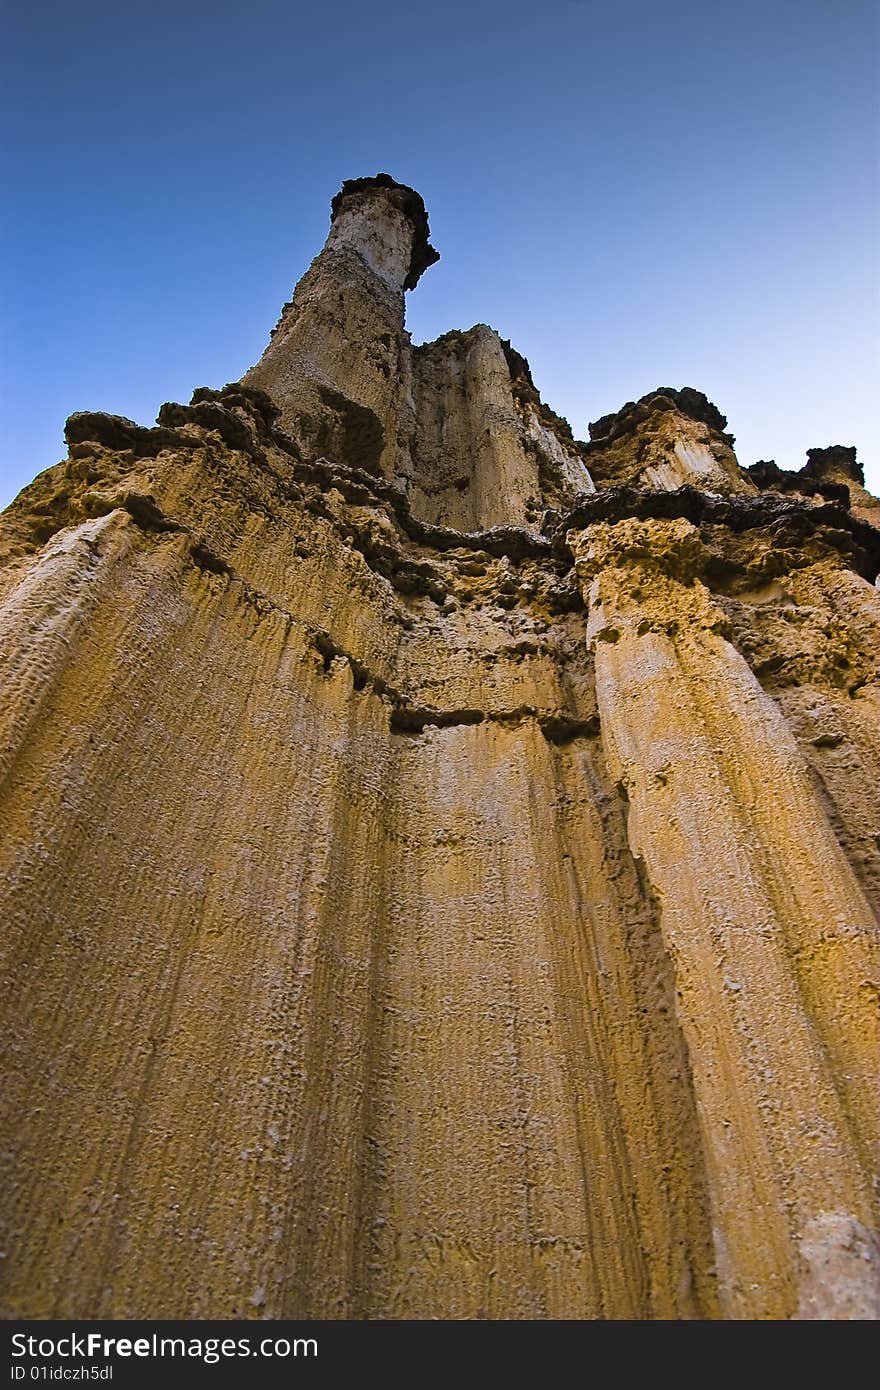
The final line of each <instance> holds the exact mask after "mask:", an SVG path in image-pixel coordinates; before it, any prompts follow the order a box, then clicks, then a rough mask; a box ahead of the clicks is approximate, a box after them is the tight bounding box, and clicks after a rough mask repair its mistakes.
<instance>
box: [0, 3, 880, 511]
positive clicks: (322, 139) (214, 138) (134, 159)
mask: <svg viewBox="0 0 880 1390" xmlns="http://www.w3.org/2000/svg"><path fill="white" fill-rule="evenodd" d="M877 23H878V6H877V4H876V2H875V0H761V2H760V3H758V2H757V0H728V2H727V3H716V2H715V0H694V3H691V0H667V3H665V4H659V3H647V2H646V0H616V3H610V0H543V3H542V4H540V5H538V4H536V3H534V0H533V2H532V3H530V4H528V5H526V4H523V3H521V0H467V2H465V0H435V3H433V4H431V5H419V4H409V3H408V4H404V3H401V0H374V3H372V4H370V3H366V0H364V3H352V0H339V2H338V3H335V4H328V3H322V4H315V3H298V2H297V0H286V2H285V3H282V0H249V3H237V4H234V5H233V4H231V3H229V0H173V3H172V2H171V0H153V2H152V3H149V4H147V3H145V2H144V0H127V2H126V3H123V0H114V3H109V0H75V2H72V3H65V4H60V3H58V2H57V0H48V2H47V0H32V3H30V4H28V5H27V6H20V7H19V6H15V7H13V6H12V5H10V6H9V7H8V8H7V17H6V20H5V30H6V40H7V41H6V44H5V45H4V47H5V50H6V57H5V59H4V64H5V69H6V71H5V74H4V84H3V85H4V88H5V91H4V95H3V98H2V100H3V102H4V103H6V104H8V107H9V108H11V109H9V110H8V113H7V129H9V128H10V127H11V130H12V137H13V138H12V147H13V148H12V152H11V154H10V155H8V156H7V173H6V188H7V191H10V190H11V192H12V195H13V196H12V200H11V201H12V206H11V210H10V211H9V212H7V214H6V215H5V220H4V223H3V238H4V251H3V264H4V288H3V295H4V320H5V322H6V324H7V327H6V329H5V331H4V345H3V397H4V410H3V413H4V429H3V458H2V479H0V503H5V502H6V501H8V499H9V498H10V497H11V496H12V495H13V494H14V493H15V492H16V491H17V490H18V488H19V487H21V486H22V485H23V484H24V483H25V482H27V481H29V480H30V478H31V477H32V476H33V475H34V474H35V473H36V472H38V471H39V470H40V469H41V468H44V467H46V466H48V465H49V464H51V463H54V462H56V461H57V460H58V459H59V458H61V457H63V455H64V449H63V445H62V429H63V423H64V419H65V417H66V416H67V415H68V414H69V413H70V412H72V411H74V410H80V409H92V410H95V409H98V410H108V411H112V412H114V413H117V414H121V415H128V416H131V417H132V418H134V419H136V420H139V421H142V422H145V423H148V422H152V420H153V418H154V416H155V413H156V409H157V408H158V406H159V405H160V403H161V402H162V401H164V400H169V399H170V400H188V399H189V396H190V393H191V391H192V389H193V388H194V387H195V386H200V385H220V384H222V383H223V382H225V381H227V380H234V379H236V378H237V377H239V376H240V375H241V374H242V373H243V372H244V371H245V369H246V368H247V367H248V366H250V365H251V363H253V362H254V361H255V360H256V359H257V358H258V357H259V355H260V353H261V351H262V349H263V347H264V344H265V342H266V339H267V336H268V332H269V329H270V328H271V327H272V325H273V324H274V322H275V320H276V317H277V314H278V311H279V309H280V306H281V304H282V302H283V301H284V300H285V299H287V298H288V296H289V293H290V290H291V288H292V286H293V284H294V283H295V281H296V280H297V279H298V278H299V276H300V275H301V274H302V272H303V271H304V270H305V268H306V266H307V265H308V263H309V261H310V259H311V257H312V256H313V255H314V254H315V253H316V252H317V251H318V250H319V249H320V247H321V245H322V243H323V240H324V237H325V235H326V232H327V227H328V215H329V201H330V198H331V196H332V195H333V193H335V191H336V190H337V188H338V187H339V185H340V183H341V182H342V180H343V179H344V178H351V177H356V176H358V175H362V174H374V173H376V172H377V171H378V170H387V171H388V172H390V173H391V174H392V175H393V176H394V177H395V178H397V179H399V180H401V181H402V182H405V183H410V184H412V185H413V186H414V187H416V188H417V189H419V191H420V192H421V193H422V194H423V195H424V197H425V200H426V203H427V205H428V210H429V214H430V218H431V229H432V235H433V240H434V243H435V245H436V246H437V247H438V249H439V250H440V252H441V254H442V257H443V259H442V260H441V261H440V263H439V264H438V265H436V266H435V267H433V268H432V269H431V270H430V271H428V273H427V274H426V275H425V277H424V279H423V280H422V282H421V284H420V285H419V287H418V289H417V290H416V291H415V293H413V294H411V295H409V296H408V323H409V327H410V329H411V330H412V332H413V334H414V337H415V339H416V341H423V340H424V339H427V338H433V337H436V336H437V335H438V334H439V333H441V332H444V331H445V330H446V329H447V328H451V327H458V328H464V327H467V326H469V325H470V324H472V323H475V322H480V321H482V322H487V323H490V324H492V325H493V326H494V327H496V328H498V329H499V331H500V332H501V333H502V334H503V335H504V336H505V337H509V338H511V339H512V340H513V342H514V344H515V346H516V347H517V348H518V349H519V350H520V351H521V352H523V353H525V355H526V356H527V357H528V358H529V359H530V361H531V364H532V369H533V373H534V376H535V380H536V382H537V384H538V386H539V388H540V389H541V391H542V393H543V395H544V397H545V399H547V400H548V401H549V403H550V404H551V405H552V406H553V407H554V408H555V409H556V410H558V411H560V413H562V414H564V415H566V416H568V418H569V419H570V421H571V423H572V425H573V427H574V430H575V433H576V434H579V435H582V436H583V435H584V434H585V433H586V429H587V422H588V420H591V419H595V418H596V417H597V416H599V415H601V414H603V413H605V412H606V411H609V410H613V409H616V408H617V407H618V406H620V405H622V404H623V402H624V401H626V400H628V399H632V398H634V397H637V396H639V395H642V394H643V393H644V392H646V391H648V390H650V389H652V388H653V387H655V386H658V385H672V386H682V385H692V386H696V387H699V388H700V389H702V390H704V391H706V392H707V394H708V395H709V396H710V397H711V398H712V399H713V400H714V401H716V403H717V404H718V405H719V406H720V408H721V409H722V410H724V411H725V412H726V413H727V415H728V416H729V419H730V428H731V429H732V430H733V431H734V433H735V434H736V436H737V441H738V442H737V449H738V453H739V457H740V461H741V462H742V463H745V464H748V463H752V462H753V461H754V460H755V459H757V458H775V459H776V461H777V462H778V463H780V464H781V465H783V466H784V467H799V466H800V465H801V464H802V463H803V462H804V453H805V450H806V449H807V448H809V447H811V446H813V445H826V444H830V443H843V444H851V443H854V444H857V445H858V448H859V453H860V457H861V458H862V459H863V461H864V462H865V464H866V465H867V468H868V471H869V476H870V477H871V479H872V482H873V488H874V490H875V491H878V492H880V433H878V429H880V425H878V421H880V410H878V405H877V392H876V385H877V380H878V256H880V251H878V248H880V207H878V204H880V180H878V143H880V135H878V130H880V119H878V79H877V73H878V33H877Z"/></svg>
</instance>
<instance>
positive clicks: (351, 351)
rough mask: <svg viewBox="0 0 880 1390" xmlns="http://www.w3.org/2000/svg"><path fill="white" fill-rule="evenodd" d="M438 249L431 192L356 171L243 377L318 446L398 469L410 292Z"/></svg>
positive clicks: (358, 462)
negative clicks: (431, 225) (426, 195)
mask: <svg viewBox="0 0 880 1390" xmlns="http://www.w3.org/2000/svg"><path fill="white" fill-rule="evenodd" d="M438 259H439V256H438V253H437V252H436V251H435V250H434V248H433V246H431V244H430V242H429V240H428V217H427V214H426V212H425V205H424V202H423V201H422V198H421V197H420V195H419V194H418V193H416V192H415V191H414V190H413V189H412V188H407V186H406V185H405V184H400V183H397V182H395V180H394V179H392V178H391V177H390V175H388V174H377V175H376V176H375V178H363V179H349V180H347V181H346V182H345V183H344V184H343V185H342V188H341V189H340V191H339V192H338V193H337V195H336V197H335V198H334V199H333V203H332V208H331V225H330V232H329V235H328V237H327V241H326V243H325V245H324V249H323V250H322V251H321V253H320V255H318V256H316V258H315V260H314V261H313V262H312V264H311V266H310V268H309V270H308V271H307V272H306V274H305V275H304V276H303V278H302V279H301V280H300V282H299V284H298V285H297V287H296V290H295V291H294V295H293V298H292V300H291V301H290V303H289V304H286V305H285V307H284V310H283V312H282V315H281V318H280V320H279V322H278V325H277V327H276V328H275V330H274V332H273V334H272V338H271V341H270V343H269V346H268V347H267V348H266V351H265V352H264V353H263V356H262V357H261V359H260V361H259V362H258V363H257V365H256V366H255V367H252V368H251V370H250V371H249V372H248V373H247V375H246V376H245V377H244V382H245V384H246V385H248V386H256V387H260V388H261V389H262V390H264V391H267V392H268V393H269V394H270V395H271V396H272V398H273V399H274V400H275V401H276V403H277V404H278V405H279V406H280V407H281V424H282V426H283V428H284V429H285V430H287V432H288V433H289V434H290V435H291V436H292V438H294V439H295V440H297V441H298V442H299V443H300V444H301V446H302V447H303V448H304V449H306V450H307V451H309V452H312V453H314V452H318V453H326V454H327V455H328V456H330V457H331V458H339V459H343V458H344V459H346V460H347V461H348V463H349V464H351V465H353V466H356V467H361V468H364V469H365V470H367V471H368V472H373V473H377V472H382V471H385V472H386V473H390V472H393V471H394V463H395V459H396V440H397V426H398V418H399V415H400V401H401V391H402V388H403V386H404V383H405V380H406V377H407V375H408V371H407V368H408V362H407V363H406V365H404V359H405V358H406V355H407V350H408V345H409V340H408V337H407V335H406V333H405V331H404V303H403V301H404V292H405V290H408V289H412V288H413V287H414V286H415V285H416V283H417V282H418V280H419V277H420V275H421V274H422V272H423V271H424V270H425V269H427V267H428V266H430V265H432V264H433V263H434V262H435V261H436V260H438Z"/></svg>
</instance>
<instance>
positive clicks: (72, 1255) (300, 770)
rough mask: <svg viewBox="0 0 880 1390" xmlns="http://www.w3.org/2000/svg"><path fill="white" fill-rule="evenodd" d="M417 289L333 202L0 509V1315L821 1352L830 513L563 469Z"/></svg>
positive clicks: (384, 219) (796, 501) (735, 471)
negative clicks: (148, 384) (659, 1340)
mask: <svg viewBox="0 0 880 1390" xmlns="http://www.w3.org/2000/svg"><path fill="white" fill-rule="evenodd" d="M434 259H436V252H434V251H433V249H432V248H431V246H430V243H429V240H428V225H427V217H426V215H425V210H424V205H423V203H422V200H421V198H420V197H419V196H418V195H417V194H416V193H414V192H413V191H412V190H410V189H406V188H403V187H402V186H400V185H398V184H395V183H394V181H393V180H392V179H390V178H388V177H387V176H385V175H380V176H378V177H377V178H375V179H359V180H353V181H351V182H350V183H347V184H346V185H345V186H344V187H343V189H342V190H341V192H340V194H339V195H338V196H337V198H336V199H335V200H334V204H333V221H332V226H331V231H330V235H329V238H328V241H327V244H326V246H325V248H324V250H323V251H322V253H321V254H320V255H319V256H318V257H317V259H316V260H315V261H314V262H313V264H312V266H311V268H310V269H309V271H308V272H307V273H306V275H305V277H304V278H303V279H302V280H301V281H300V283H299V285H298V286H297V289H296V291H295V293H294V296H293V299H292V301H291V303H290V304H289V305H287V306H285V309H284V311H283V313H282V316H281V320H280V323H279V325H278V327H277V329H276V330H275V332H274V334H273V335H272V338H271V341H270V344H269V347H268V348H267V350H266V353H265V354H264V356H263V358H262V359H261V361H260V362H259V363H258V364H257V365H256V366H255V367H254V368H253V369H252V370H251V371H250V372H249V373H248V374H247V376H246V377H245V379H244V381H243V382H242V383H235V384H233V385H230V386H227V387H225V388H223V389H222V390H208V389H201V390H199V391H197V392H196V393H195V395H194V396H193V399H192V402H191V403H190V404H189V405H177V404H169V405H166V406H163V408H162V410H161V412H160V415H159V422H158V425H157V427H156V428H154V429H145V428H142V427H140V426H138V425H135V424H133V423H132V422H130V421H128V420H123V419H121V418H118V417H112V416H107V415H98V414H88V413H83V414H79V415H75V416H73V417H71V419H70V421H69V422H68V426H67V438H68V442H69V457H68V458H67V459H66V460H65V461H64V462H62V463H60V464H58V465H57V466H56V467H54V468H50V469H48V470H47V471H46V472H45V473H43V474H41V475H40V476H39V477H38V478H37V479H36V480H35V482H34V483H32V484H31V485H30V486H29V487H27V488H25V490H24V491H23V492H22V493H21V494H20V496H19V497H18V498H17V499H16V501H15V502H14V503H13V504H12V506H11V507H10V508H9V509H8V511H7V512H6V513H5V515H4V517H3V518H2V521H0V560H2V568H0V665H2V672H3V686H2V688H3V692H4V698H3V705H2V711H0V719H2V725H3V741H2V753H0V757H2V762H0V777H2V782H0V816H2V822H0V823H2V841H0V884H2V889H0V892H2V903H3V917H4V931H3V936H2V953H3V968H4V979H5V985H4V994H3V998H4V1006H3V1007H4V1012H5V1015H6V1017H5V1028H4V1034H5V1038H6V1064H5V1070H6V1078H7V1079H6V1083H5V1085H4V1088H3V1090H2V1100H0V1105H2V1109H3V1112H4V1116H3V1127H2V1135H3V1148H4V1170H5V1171H4V1194H5V1197H4V1203H3V1221H4V1224H5V1231H4V1234H3V1239H2V1248H3V1250H4V1252H5V1258H4V1259H3V1260H2V1262H0V1268H2V1280H3V1300H4V1301H3V1308H4V1310H5V1312H6V1314H7V1316H10V1315H13V1316H28V1317H72V1316H76V1317H98V1316H102V1317H123V1318H124V1317H133V1316H147V1317H154V1318H158V1317H204V1316H212V1317H234V1316H239V1317H251V1318H264V1317H297V1316H312V1317H321V1318H337V1317H355V1318H365V1317H366V1318H407V1317H417V1318H428V1317H430V1318H433V1317H440V1318H543V1317H550V1318H705V1317H718V1316H724V1317H732V1318H755V1317H757V1318H790V1317H804V1318H866V1317H872V1316H875V1315H876V1314H877V1312H878V1294H877V1278H878V1253H877V1242H876V1208H875V1206H874V1202H875V1201H876V1178H875V1173H874V1169H875V1167H876V1157H877V1105H876V1091H877V1061H878V1040H877V1030H876V1004H877V974H876V966H877V961H876V947H877V913H878V911H880V806H878V800H877V787H878V784H880V674H878V661H880V601H878V592H877V589H876V587H875V585H874V581H875V579H876V576H877V571H878V569H880V531H878V530H877V528H876V526H875V525H874V524H873V523H874V522H876V521H877V519H878V517H880V510H878V504H877V503H876V501H875V500H874V499H873V498H871V497H870V496H869V494H867V493H866V492H865V491H864V488H863V486H862V478H861V474H860V470H859V467H858V464H857V463H856V459H855V452H854V451H853V450H849V449H845V448H841V447H835V448H832V449H824V450H813V451H811V455H810V459H809V462H808V464H807V466H806V467H805V468H804V469H802V470H801V471H800V472H799V473H786V472H784V470H782V469H780V468H778V467H777V466H776V465H775V464H773V463H761V464H757V465H755V466H754V468H752V469H749V470H745V469H742V468H740V467H739V465H738V464H737V461H736V457H735V455H734V453H733V447H732V446H733V440H732V437H731V436H730V435H728V434H727V433H726V432H725V431H726V423H727V422H726V421H725V420H724V417H723V416H721V415H720V413H719V412H718V411H717V409H716V408H715V407H714V406H713V405H711V403H710V402H708V401H707V400H706V398H705V397H704V396H702V395H701V394H700V393H699V392H697V391H694V390H691V389H685V390H681V391H678V390H672V389H670V388H661V389H660V390H659V391H657V392H653V393H651V394H650V395H649V396H646V397H644V398H643V399H642V400H641V401H639V402H637V403H634V404H629V405H627V406H625V407H624V408H623V409H622V410H621V411H618V412H617V413H616V414H614V415H609V416H606V417H605V418H604V419H603V420H600V421H598V422H597V423H596V425H594V426H592V427H591V435H592V438H591V439H590V440H589V441H587V442H578V441H576V440H574V439H573V438H572V434H571V431H570V429H569V427H568V425H567V424H566V422H565V421H564V420H561V419H559V417H558V416H556V415H555V414H554V413H553V412H552V411H551V410H550V409H549V408H548V407H547V406H546V405H545V404H544V403H543V402H542V401H541V400H540V397H539V395H538V392H537V390H536V389H535V386H534V382H533V381H532V377H531V373H530V371H529V367H528V363H527V362H526V360H525V359H524V358H523V357H521V356H520V355H519V353H517V352H516V351H515V350H514V349H513V348H512V347H511V345H510V344H509V343H507V342H505V341H503V340H502V339H500V338H499V337H498V335H497V334H496V333H495V332H494V331H493V330H492V329H490V328H487V327H485V326H483V325H478V326H477V327H475V328H472V329H470V330H469V331H467V332H451V333H448V334H446V335H444V337H442V338H440V339H439V340H438V341H437V342H435V343H430V344H426V345H424V346H422V347H417V348H413V347H412V345H411V343H410V340H409V337H408V335H407V333H406V331H405V329H404V294H405V291H406V290H407V289H410V288H412V287H413V286H414V285H415V283H416V281H417V280H418V278H419V276H420V274H421V273H422V272H423V271H424V270H425V269H426V268H427V267H428V266H429V265H430V264H431V262H432V261H433V260H434Z"/></svg>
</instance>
